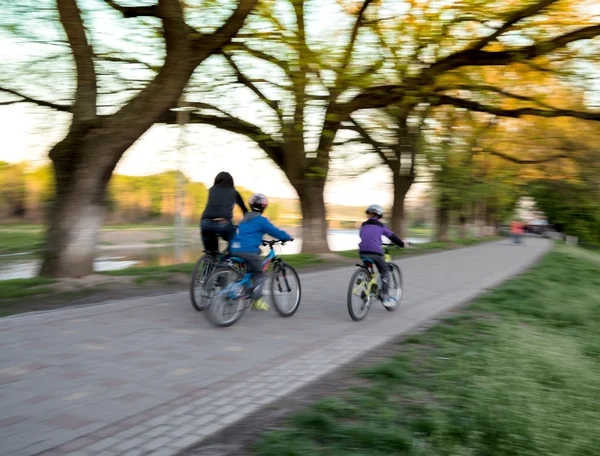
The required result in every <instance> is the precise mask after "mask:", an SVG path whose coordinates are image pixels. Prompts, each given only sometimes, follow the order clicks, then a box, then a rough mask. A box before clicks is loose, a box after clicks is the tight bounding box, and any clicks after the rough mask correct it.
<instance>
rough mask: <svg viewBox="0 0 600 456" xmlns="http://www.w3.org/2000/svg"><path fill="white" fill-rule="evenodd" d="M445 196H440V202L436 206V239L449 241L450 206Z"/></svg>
mask: <svg viewBox="0 0 600 456" xmlns="http://www.w3.org/2000/svg"><path fill="white" fill-rule="evenodd" d="M446 200H447V198H446V197H445V196H444V195H441V196H440V204H439V207H438V208H437V225H438V227H437V228H438V230H437V240H438V241H443V242H446V241H449V240H450V236H449V227H450V208H449V207H448V204H447V201H446Z"/></svg>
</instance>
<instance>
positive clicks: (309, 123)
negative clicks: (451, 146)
mask: <svg viewBox="0 0 600 456" xmlns="http://www.w3.org/2000/svg"><path fill="white" fill-rule="evenodd" d="M574 6H577V2H574V1H568V0H562V1H560V2H559V1H558V0H541V1H540V0H538V1H536V2H527V4H526V5H523V3H519V6H518V8H517V7H515V3H514V2H512V1H506V0H498V1H495V2H493V5H491V4H490V2H489V1H483V0H477V1H473V2H452V3H450V4H448V5H444V6H441V5H440V4H439V2H433V1H431V2H428V1H424V2H423V1H408V2H403V4H402V7H400V8H399V4H398V2H394V1H369V0H365V1H360V2H357V1H339V2H333V1H319V2H314V1H309V0H281V1H264V2H262V3H261V4H260V5H259V8H258V9H257V11H256V13H257V14H256V15H255V16H254V17H253V20H252V21H250V24H249V29H248V30H249V32H248V33H246V34H242V35H239V36H238V37H237V38H236V40H234V42H233V43H232V44H231V45H229V46H227V47H226V48H225V50H224V53H223V54H224V55H223V61H224V62H227V63H228V64H229V66H230V69H231V71H230V72H229V73H228V74H222V73H221V74H222V79H225V80H226V81H227V80H228V79H229V80H230V81H231V82H232V83H233V84H234V87H236V86H241V87H244V88H245V89H246V91H247V92H244V94H245V95H246V96H247V95H248V94H250V93H252V94H253V95H254V101H255V102H256V101H258V102H259V103H261V104H262V109H260V114H259V115H257V113H256V110H255V109H244V106H240V104H239V102H238V99H239V98H240V97H239V95H238V94H239V93H240V92H239V91H234V90H231V88H230V87H226V88H225V89H224V88H223V83H221V81H219V87H218V88H217V89H216V90H215V91H214V92H213V93H212V94H206V93H203V94H198V98H197V99H199V100H200V101H199V102H196V103H192V105H193V106H195V107H196V108H198V111H197V112H196V113H195V114H193V116H192V121H193V122H199V123H205V124H209V125H214V126H216V127H218V128H222V129H226V130H229V131H231V132H234V133H238V134H242V135H245V136H247V137H248V138H249V139H251V140H253V141H254V142H256V144H258V145H259V146H260V147H261V148H262V149H263V150H264V151H265V153H266V154H267V156H269V157H270V158H271V159H272V160H273V161H274V162H275V163H276V164H277V165H278V166H279V167H280V168H281V169H282V170H283V171H284V173H285V174H286V176H287V177H288V179H289V180H290V183H291V184H292V186H294V188H295V189H296V191H297V192H298V196H299V198H300V201H301V203H302V211H303V232H302V237H303V249H304V250H305V251H323V250H327V249H328V247H327V241H326V221H325V215H326V214H325V212H326V211H325V204H324V200H323V189H324V185H325V181H326V178H327V175H328V172H329V163H330V158H331V150H332V147H333V146H334V142H333V140H334V137H335V136H336V135H337V134H338V133H339V132H340V130H342V129H349V130H353V131H355V133H358V134H359V135H360V136H362V137H363V138H364V140H365V142H366V143H367V144H369V145H370V146H372V147H373V148H374V149H375V150H376V151H377V152H378V154H379V156H380V158H381V159H382V160H383V162H384V163H385V164H386V165H387V166H388V167H389V168H390V170H391V171H392V174H393V182H394V188H395V191H394V193H395V203H394V208H393V212H394V214H393V216H392V224H393V225H394V227H395V229H397V230H399V231H401V227H400V225H401V222H402V218H403V211H404V206H403V204H404V203H403V202H404V196H405V195H406V192H407V191H408V189H409V188H410V186H411V185H412V182H414V179H415V170H416V166H415V163H416V160H417V154H418V151H419V141H418V138H419V131H418V129H419V125H421V123H422V118H423V114H424V113H427V106H439V105H454V106H459V107H463V108H466V109H470V110H474V111H482V112H492V113H494V114H496V115H504V116H510V117H520V116H523V115H540V116H548V117H550V116H565V115H570V116H577V117H583V118H593V119H598V118H600V113H590V112H586V111H585V110H584V111H576V110H567V109H552V108H548V107H545V108H541V107H539V106H536V107H530V106H527V107H524V108H521V107H516V108H504V107H502V104H500V106H499V105H498V104H494V103H491V104H486V103H485V101H490V98H489V97H487V98H486V97H483V98H482V97H480V96H479V95H480V94H482V93H483V94H489V93H492V94H494V95H495V96H497V95H502V96H504V97H507V98H509V99H511V100H513V99H515V97H511V94H510V93H507V92H506V91H504V90H502V89H501V88H497V87H491V88H490V87H489V84H488V85H487V86H486V85H482V84H481V83H480V82H481V81H480V80H473V78H471V81H470V82H469V83H468V84H465V83H464V80H465V77H467V76H469V75H470V72H471V69H472V68H481V67H485V68H488V67H492V68H493V67H498V66H501V67H503V68H504V67H511V66H516V65H524V64H525V65H538V64H539V61H540V59H543V58H547V57H548V56H552V57H554V56H555V55H560V56H561V57H560V60H561V61H562V62H563V63H565V62H566V61H567V62H568V58H571V59H572V60H575V57H580V56H581V55H580V54H581V53H582V52H583V51H582V50H581V47H579V48H578V49H577V48H576V49H575V50H574V49H573V47H571V48H568V49H567V51H568V52H567V51H565V48H566V47H567V46H568V45H569V43H572V42H575V41H578V40H585V39H589V38H594V37H596V36H597V35H599V34H600V25H598V24H597V22H598V21H597V18H595V19H594V16H593V13H592V12H590V11H586V10H585V8H575V12H572V11H571V9H572V8H573V7H574ZM326 14H327V15H328V17H335V21H331V22H330V23H328V29H327V30H324V29H323V27H318V26H317V25H315V24H317V23H318V22H320V21H322V18H323V17H324V16H325V15H326ZM292 18H293V20H292ZM586 21H587V22H588V23H591V24H593V25H589V26H581V25H583V24H585V23H586ZM565 31H567V33H565ZM558 51H560V52H558ZM578 52H579V54H578ZM565 54H566V55H567V57H568V58H566V57H565ZM523 62H525V63H523ZM540 71H541V70H540ZM475 73H477V71H475ZM211 75H212V76H214V74H211ZM459 82H460V84H459ZM225 86H227V84H225ZM228 95H230V96H233V97H235V101H233V100H230V102H229V104H230V106H225V104H226V100H227V98H228ZM494 100H495V99H494ZM252 106H253V107H254V104H252ZM387 106H391V108H390V109H387V110H386V115H388V116H389V121H388V123H389V125H390V127H389V129H390V130H391V133H392V137H393V139H392V140H391V141H387V142H383V141H382V140H381V139H379V138H376V137H373V136H372V134H371V132H370V131H367V130H368V126H365V125H363V120H364V119H362V118H361V117H363V115H362V114H363V113H362V112H357V111H361V110H367V109H372V108H385V107H387ZM355 112H356V115H353V116H352V117H350V115H351V114H352V113H355ZM363 112H364V111H363ZM371 116H372V114H371ZM165 121H166V122H170V123H174V122H175V121H176V119H175V115H174V114H171V115H170V116H169V117H166V118H165ZM380 127H381V125H380V124H377V125H376V126H375V128H374V129H380ZM367 136H369V137H367ZM388 136H389V135H388ZM380 146H381V147H380Z"/></svg>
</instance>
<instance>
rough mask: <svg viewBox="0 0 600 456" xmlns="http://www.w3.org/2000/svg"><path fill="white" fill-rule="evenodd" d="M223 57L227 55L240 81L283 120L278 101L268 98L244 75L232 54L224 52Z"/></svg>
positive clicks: (226, 57)
mask: <svg viewBox="0 0 600 456" xmlns="http://www.w3.org/2000/svg"><path fill="white" fill-rule="evenodd" d="M223 57H225V59H226V60H227V62H229V65H231V67H232V68H233V71H234V72H235V74H236V76H237V79H238V82H239V83H240V84H242V85H244V86H246V87H248V88H249V89H250V90H252V92H254V93H255V94H256V96H257V97H258V98H260V99H261V100H262V101H263V102H264V103H265V104H266V105H267V106H268V107H269V108H271V109H272V110H273V111H274V112H275V114H277V117H278V118H279V120H282V119H283V114H282V112H281V109H279V104H278V103H277V101H274V100H270V99H268V98H267V97H266V96H265V95H264V94H263V93H262V92H261V91H260V90H258V87H256V86H255V85H254V84H253V83H252V81H250V79H248V78H247V77H246V76H245V75H244V73H242V71H241V70H240V68H239V67H238V66H237V65H236V63H235V62H234V60H233V58H232V57H231V56H230V55H228V54H226V53H223Z"/></svg>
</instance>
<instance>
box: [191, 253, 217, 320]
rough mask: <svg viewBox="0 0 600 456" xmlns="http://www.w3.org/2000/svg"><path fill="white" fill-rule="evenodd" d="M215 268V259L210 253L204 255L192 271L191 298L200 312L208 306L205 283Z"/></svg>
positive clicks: (193, 304)
mask: <svg viewBox="0 0 600 456" xmlns="http://www.w3.org/2000/svg"><path fill="white" fill-rule="evenodd" d="M213 269H214V260H213V258H212V257H211V256H210V255H204V256H203V257H201V258H200V259H199V260H198V261H197V262H196V266H194V272H193V273H192V281H191V282H190V299H191V301H192V306H193V307H194V309H196V310H197V311H198V312H202V311H203V310H204V309H205V307H206V301H207V300H206V296H205V292H204V285H205V284H206V281H207V279H208V278H209V277H210V275H211V274H212V271H213Z"/></svg>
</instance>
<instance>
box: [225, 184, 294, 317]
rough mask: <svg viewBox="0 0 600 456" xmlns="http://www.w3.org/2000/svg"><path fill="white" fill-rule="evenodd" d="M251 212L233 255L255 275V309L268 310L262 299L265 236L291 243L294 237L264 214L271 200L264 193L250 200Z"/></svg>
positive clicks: (234, 243)
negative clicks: (242, 260) (262, 250)
mask: <svg viewBox="0 0 600 456" xmlns="http://www.w3.org/2000/svg"><path fill="white" fill-rule="evenodd" d="M248 205H249V206H250V211H251V212H248V213H247V214H246V215H245V216H244V219H243V220H242V221H241V222H240V224H239V226H238V229H237V231H236V234H235V236H234V238H233V241H232V242H231V254H232V255H235V256H237V257H240V258H243V259H244V260H246V263H247V265H248V268H247V271H248V272H249V273H251V274H253V275H254V289H253V292H252V299H253V300H254V308H255V309H259V310H268V309H269V306H268V304H267V303H266V302H265V301H264V299H263V298H262V288H263V285H264V283H265V280H266V275H265V274H264V273H263V270H262V259H261V257H260V245H261V244H262V241H263V236H264V235H265V234H268V235H269V236H272V237H274V238H275V239H279V240H281V241H291V240H292V237H291V236H290V235H289V234H288V233H286V232H285V231H282V230H280V229H279V228H277V227H276V226H275V225H273V224H272V223H271V222H270V221H269V219H267V218H266V217H264V216H263V215H262V213H263V212H264V210H265V209H266V208H267V206H268V205H269V200H267V197H266V196H265V195H263V194H262V193H256V194H254V195H252V196H251V197H250V199H249V200H248Z"/></svg>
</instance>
